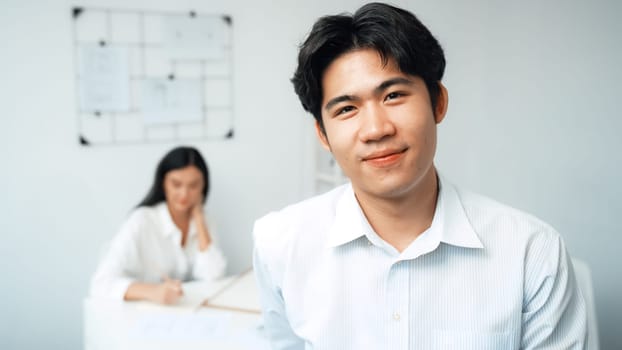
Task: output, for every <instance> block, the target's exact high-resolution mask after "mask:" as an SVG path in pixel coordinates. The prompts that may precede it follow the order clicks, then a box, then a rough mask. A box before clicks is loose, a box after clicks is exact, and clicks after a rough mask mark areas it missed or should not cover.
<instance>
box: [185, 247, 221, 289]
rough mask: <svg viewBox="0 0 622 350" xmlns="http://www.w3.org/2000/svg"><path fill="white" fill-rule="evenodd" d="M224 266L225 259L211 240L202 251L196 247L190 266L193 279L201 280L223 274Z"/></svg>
mask: <svg viewBox="0 0 622 350" xmlns="http://www.w3.org/2000/svg"><path fill="white" fill-rule="evenodd" d="M226 268H227V261H226V260H225V256H224V255H223V253H222V251H221V250H220V248H219V247H218V245H217V244H216V242H214V241H212V243H211V244H210V245H209V246H208V247H207V249H205V250H204V251H200V250H198V247H197V253H196V255H195V258H194V266H193V268H192V278H193V279H195V280H203V281H206V280H207V281H209V280H214V279H217V278H220V277H222V276H224V274H225V269H226Z"/></svg>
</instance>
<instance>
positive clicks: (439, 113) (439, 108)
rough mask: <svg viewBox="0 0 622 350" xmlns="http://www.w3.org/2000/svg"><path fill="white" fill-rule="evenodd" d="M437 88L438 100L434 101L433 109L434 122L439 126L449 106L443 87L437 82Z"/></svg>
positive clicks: (447, 96) (445, 89)
mask: <svg viewBox="0 0 622 350" xmlns="http://www.w3.org/2000/svg"><path fill="white" fill-rule="evenodd" d="M438 88H439V89H438V98H437V99H436V108H434V120H435V121H436V124H439V123H440V122H442V121H443V119H445V114H446V113H447V105H448V104H449V95H448V93H447V88H445V85H443V83H441V82H440V81H439V82H438Z"/></svg>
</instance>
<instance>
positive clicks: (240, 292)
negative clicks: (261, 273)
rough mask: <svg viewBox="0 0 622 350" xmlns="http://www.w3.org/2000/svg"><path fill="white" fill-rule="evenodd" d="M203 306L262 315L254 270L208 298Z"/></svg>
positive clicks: (236, 278)
mask: <svg viewBox="0 0 622 350" xmlns="http://www.w3.org/2000/svg"><path fill="white" fill-rule="evenodd" d="M203 305H204V306H207V307H213V308H219V309H227V310H232V311H241V312H250V313H257V314H259V313H261V306H260V303H259V292H258V290H257V284H256V282H255V277H254V275H253V270H248V271H246V272H243V273H241V274H239V275H238V276H236V277H234V278H233V280H232V281H231V282H230V283H229V284H228V285H227V286H226V287H225V288H224V289H223V290H221V291H220V292H218V293H216V294H214V295H212V296H211V297H208V298H207V300H205V302H204V303H203Z"/></svg>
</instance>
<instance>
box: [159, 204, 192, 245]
mask: <svg viewBox="0 0 622 350" xmlns="http://www.w3.org/2000/svg"><path fill="white" fill-rule="evenodd" d="M155 209H156V212H157V213H158V217H159V219H160V224H161V225H162V230H161V232H162V234H163V235H164V237H178V236H181V230H180V229H179V227H177V225H175V222H173V217H171V213H170V212H169V211H168V206H167V205H166V201H162V202H160V203H158V204H157V205H156V208H155ZM194 235H196V225H195V224H194V221H193V220H192V219H190V226H189V227H188V236H189V237H192V236H194Z"/></svg>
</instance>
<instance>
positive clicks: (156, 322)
mask: <svg viewBox="0 0 622 350" xmlns="http://www.w3.org/2000/svg"><path fill="white" fill-rule="evenodd" d="M230 322H231V315H228V314H218V315H215V314H200V313H173V314H168V313H167V314H152V315H144V316H142V317H140V318H138V319H137V320H136V321H135V323H134V325H133V327H132V328H131V329H130V332H129V337H130V338H131V339H149V340H154V341H155V340H161V341H168V340H178V339H184V340H202V339H218V338H226V337H227V336H228V330H229V328H230V325H229V324H230Z"/></svg>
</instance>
